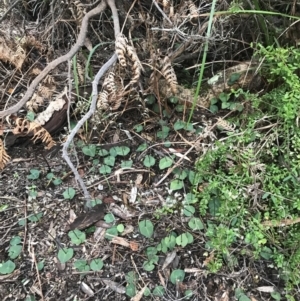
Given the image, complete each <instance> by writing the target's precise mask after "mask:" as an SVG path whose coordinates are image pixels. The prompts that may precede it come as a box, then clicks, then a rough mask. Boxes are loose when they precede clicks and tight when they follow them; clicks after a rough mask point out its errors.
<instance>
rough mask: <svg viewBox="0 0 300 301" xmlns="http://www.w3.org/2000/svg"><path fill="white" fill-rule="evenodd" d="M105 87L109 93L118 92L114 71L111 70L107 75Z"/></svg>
mask: <svg viewBox="0 0 300 301" xmlns="http://www.w3.org/2000/svg"><path fill="white" fill-rule="evenodd" d="M103 89H104V90H106V91H107V92H108V93H115V92H116V84H115V73H114V72H109V73H108V75H107V76H106V77H105V79H104V82H103Z"/></svg>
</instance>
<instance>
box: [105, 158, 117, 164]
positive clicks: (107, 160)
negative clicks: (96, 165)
mask: <svg viewBox="0 0 300 301" xmlns="http://www.w3.org/2000/svg"><path fill="white" fill-rule="evenodd" d="M115 161H116V159H115V157H114V156H108V157H105V158H104V164H106V165H108V166H114V165H115Z"/></svg>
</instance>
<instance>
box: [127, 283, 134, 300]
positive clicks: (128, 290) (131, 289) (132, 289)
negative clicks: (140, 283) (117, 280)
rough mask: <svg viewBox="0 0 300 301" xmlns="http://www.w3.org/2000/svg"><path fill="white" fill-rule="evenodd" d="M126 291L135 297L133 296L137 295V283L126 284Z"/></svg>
mask: <svg viewBox="0 0 300 301" xmlns="http://www.w3.org/2000/svg"><path fill="white" fill-rule="evenodd" d="M125 291H126V295H127V296H128V297H131V298H133V297H134V296H135V295H136V289H135V285H134V284H132V283H130V284H128V285H127V286H126V289H125Z"/></svg>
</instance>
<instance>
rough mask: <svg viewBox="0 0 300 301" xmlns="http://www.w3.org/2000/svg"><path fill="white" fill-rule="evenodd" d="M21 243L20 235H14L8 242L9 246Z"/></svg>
mask: <svg viewBox="0 0 300 301" xmlns="http://www.w3.org/2000/svg"><path fill="white" fill-rule="evenodd" d="M20 243H21V237H20V236H14V237H13V238H12V239H11V240H10V242H9V244H10V245H11V246H15V245H18V244H20Z"/></svg>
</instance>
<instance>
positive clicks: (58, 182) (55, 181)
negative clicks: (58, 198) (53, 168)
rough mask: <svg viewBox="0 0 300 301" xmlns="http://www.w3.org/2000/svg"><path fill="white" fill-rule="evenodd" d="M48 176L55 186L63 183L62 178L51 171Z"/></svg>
mask: <svg viewBox="0 0 300 301" xmlns="http://www.w3.org/2000/svg"><path fill="white" fill-rule="evenodd" d="M46 178H47V179H48V180H49V183H48V185H49V184H50V183H53V184H54V185H55V186H57V185H60V184H61V183H62V180H61V178H58V177H56V176H55V175H54V173H52V172H50V173H48V174H47V176H46Z"/></svg>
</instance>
